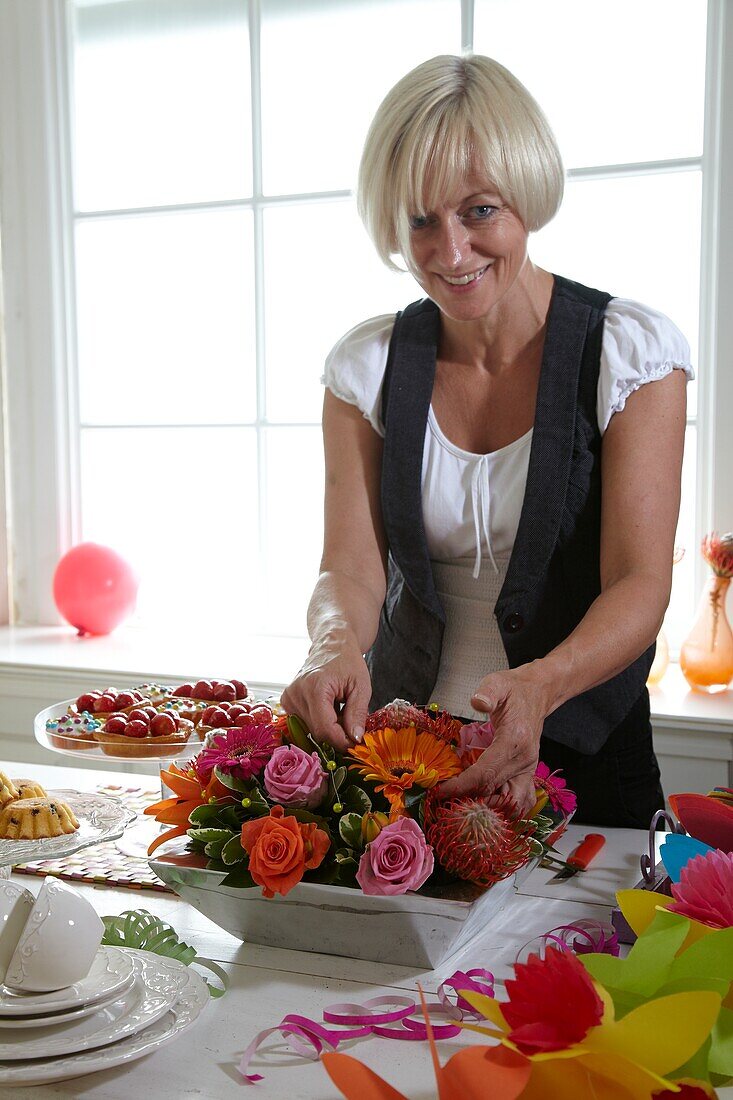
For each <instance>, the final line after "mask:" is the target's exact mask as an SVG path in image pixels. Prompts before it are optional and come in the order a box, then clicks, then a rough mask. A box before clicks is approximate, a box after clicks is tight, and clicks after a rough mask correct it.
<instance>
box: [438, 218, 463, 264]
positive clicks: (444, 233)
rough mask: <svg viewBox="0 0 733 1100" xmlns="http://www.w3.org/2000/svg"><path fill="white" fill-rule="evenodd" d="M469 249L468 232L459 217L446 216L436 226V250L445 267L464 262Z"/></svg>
mask: <svg viewBox="0 0 733 1100" xmlns="http://www.w3.org/2000/svg"><path fill="white" fill-rule="evenodd" d="M470 250H471V246H470V240H469V233H468V230H467V229H466V227H465V225H464V224H463V222H462V221H461V220H460V219H459V218H447V219H446V220H445V221H444V222H441V223H440V225H439V227H438V236H437V241H436V251H437V254H438V259H439V261H440V263H441V264H442V265H444V266H445V267H446V268H456V267H460V265H461V264H462V263H463V262H464V260H465V259H466V258H467V257H468V254H469V252H470Z"/></svg>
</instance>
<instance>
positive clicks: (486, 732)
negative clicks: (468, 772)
mask: <svg viewBox="0 0 733 1100" xmlns="http://www.w3.org/2000/svg"><path fill="white" fill-rule="evenodd" d="M493 740H494V727H493V726H492V725H491V722H488V721H487V722H468V723H467V724H466V725H465V726H461V732H460V733H459V734H458V744H457V745H456V752H457V753H458V759H459V760H460V761H461V764H462V765H463V767H464V768H468V767H469V766H470V765H471V764H475V763H476V761H477V760H478V758H479V756H480V755H481V753H482V752H483V751H484V749H488V747H489V745H490V744H491V742H492V741H493Z"/></svg>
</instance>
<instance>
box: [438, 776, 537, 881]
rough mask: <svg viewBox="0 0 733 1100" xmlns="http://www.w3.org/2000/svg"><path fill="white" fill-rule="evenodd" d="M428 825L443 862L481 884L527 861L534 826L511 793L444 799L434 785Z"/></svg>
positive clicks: (511, 870)
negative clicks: (523, 815)
mask: <svg viewBox="0 0 733 1100" xmlns="http://www.w3.org/2000/svg"><path fill="white" fill-rule="evenodd" d="M424 827H425V836H426V837H427V841H428V844H431V845H432V847H433V849H434V850H435V857H436V859H437V860H438V862H439V863H440V865H441V866H442V867H444V868H445V870H446V871H448V872H449V873H450V874H452V875H456V876H457V877H458V878H462V879H465V880H466V881H468V882H475V883H476V884H477V885H479V886H492V885H493V884H494V883H495V882H499V881H500V880H501V879H503V878H508V876H509V875H511V874H513V873H514V872H515V871H516V870H517V868H519V867H521V866H522V865H523V864H525V863H526V862H527V860H528V858H529V855H530V852H531V844H530V838H531V836H532V833H533V832H534V828H535V827H534V825H533V823H532V822H531V821H524V820H520V819H519V814H518V812H517V807H516V804H515V802H514V801H513V799H512V798H510V797H509V795H500V796H492V797H491V798H486V797H485V796H482V795H480V794H479V793H478V792H471V793H469V794H466V795H459V796H458V797H457V798H450V799H447V800H445V801H441V800H440V796H439V795H438V794H437V792H434V791H430V792H429V793H428V796H427V799H426V801H425V826H424Z"/></svg>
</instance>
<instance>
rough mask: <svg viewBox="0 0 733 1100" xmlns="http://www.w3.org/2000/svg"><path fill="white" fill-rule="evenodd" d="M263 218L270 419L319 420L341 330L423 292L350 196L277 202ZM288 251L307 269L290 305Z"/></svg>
mask: <svg viewBox="0 0 733 1100" xmlns="http://www.w3.org/2000/svg"><path fill="white" fill-rule="evenodd" d="M264 224H265V308H266V326H267V327H266V345H267V414H268V418H269V419H270V420H293V421H300V422H302V421H304V420H313V421H320V418H321V405H322V402H323V388H322V386H321V385H320V381H319V380H320V377H321V375H322V373H323V362H324V359H325V357H326V355H327V354H328V352H329V351H330V350H331V348H332V347H333V345H334V344H335V343H336V341H337V340H338V339H339V337H340V336H343V334H344V333H345V332H347V331H348V329H350V328H352V327H353V326H354V325H356V324H358V323H359V322H360V321H364V320H366V319H367V318H368V317H374V316H376V315H377V314H379V313H394V312H396V310H398V309H404V307H405V306H406V305H407V304H408V303H409V302H414V301H415V300H416V299H417V298H422V297H423V292H422V290H421V289H420V287H419V286H418V285H417V283H416V282H415V281H414V280H413V279H412V277H411V276H410V275H406V274H404V275H399V274H396V273H395V272H392V271H389V270H388V269H387V268H386V267H385V266H384V264H383V263H382V261H381V260H380V259H379V258H378V256H377V254H376V252H375V251H374V248H373V246H372V243H371V241H370V240H369V238H368V236H367V234H366V232H365V231H364V228H363V226H362V224H361V221H360V220H359V217H358V215H357V213H356V209H355V207H354V204H353V203H351V202H340V203H308V204H305V203H304V204H302V205H298V206H282V207H281V206H278V207H275V208H272V207H271V208H270V209H267V210H265V213H264ZM284 256H286V257H298V263H297V270H298V271H299V273H300V275H299V279H298V286H297V293H294V294H292V295H290V296H289V297H288V298H287V301H286V303H285V304H284V298H283V284H284V282H285V280H286V279H287V278H288V276H289V275H290V273H291V271H292V265H291V264H288V265H287V266H285V267H284V266H283V257H284ZM284 308H286V310H287V323H286V324H284V323H283V309H284Z"/></svg>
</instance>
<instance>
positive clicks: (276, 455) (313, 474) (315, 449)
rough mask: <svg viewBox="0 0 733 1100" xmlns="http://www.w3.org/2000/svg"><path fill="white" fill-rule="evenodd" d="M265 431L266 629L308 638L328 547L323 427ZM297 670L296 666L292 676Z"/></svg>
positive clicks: (264, 625)
mask: <svg viewBox="0 0 733 1100" xmlns="http://www.w3.org/2000/svg"><path fill="white" fill-rule="evenodd" d="M264 435H265V453H266V462H267V493H266V496H265V517H266V518H265V529H264V538H265V546H264V570H265V572H264V578H263V579H264V585H263V587H264V590H265V592H266V607H265V609H264V616H263V620H264V621H263V633H268V634H296V635H302V636H304V635H305V634H306V633H307V631H306V611H307V610H308V602H309V600H310V597H311V593H312V591H313V588H314V586H315V583H316V580H317V578H318V566H319V563H320V560H321V551H322V549H323V448H322V443H321V431H320V428H315V427H314V428H268V429H267V430H266V431H265V433H264ZM303 655H304V656H305V650H304V651H303ZM296 672H297V669H292V670H291V671H290V675H291V676H294V675H295V673H296Z"/></svg>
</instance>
